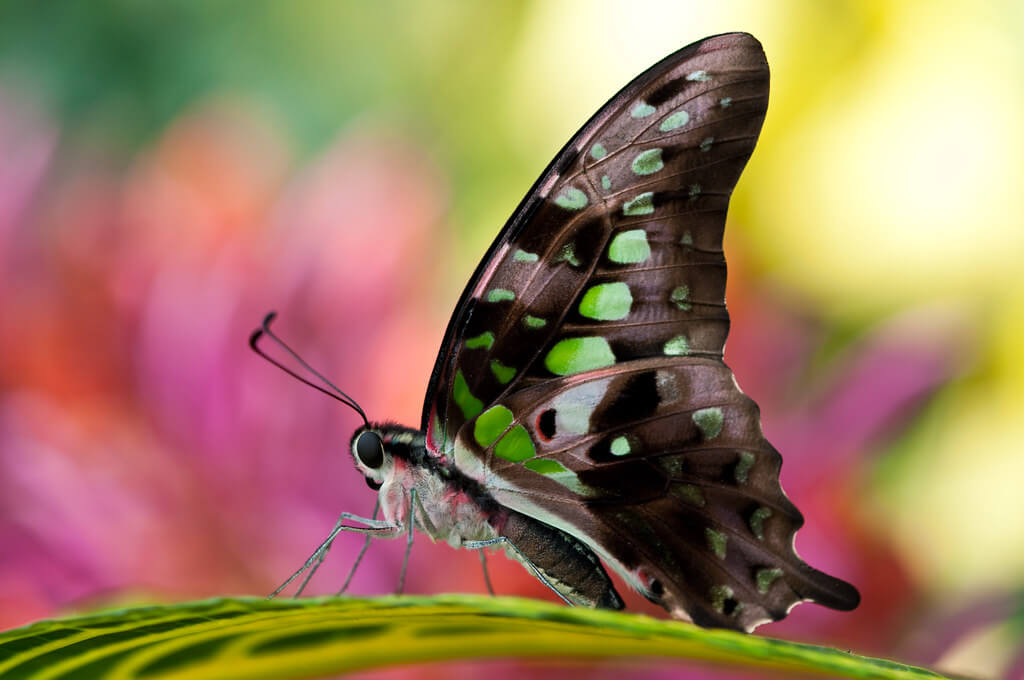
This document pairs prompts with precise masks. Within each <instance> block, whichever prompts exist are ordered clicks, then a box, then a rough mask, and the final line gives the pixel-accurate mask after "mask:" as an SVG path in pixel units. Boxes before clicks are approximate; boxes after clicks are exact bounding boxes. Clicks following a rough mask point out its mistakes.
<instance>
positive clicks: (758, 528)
mask: <svg viewBox="0 0 1024 680" xmlns="http://www.w3.org/2000/svg"><path fill="white" fill-rule="evenodd" d="M771 516H772V510H771V508H766V507H764V506H763V505H762V506H761V507H759V508H758V509H757V510H754V512H752V513H750V530H751V531H752V532H754V536H756V537H757V540H759V541H763V540H764V521H765V520H766V519H768V518H769V517H771Z"/></svg>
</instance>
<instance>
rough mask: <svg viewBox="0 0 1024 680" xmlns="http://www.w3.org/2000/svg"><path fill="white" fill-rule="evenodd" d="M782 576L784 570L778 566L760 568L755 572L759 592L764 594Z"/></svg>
mask: <svg viewBox="0 0 1024 680" xmlns="http://www.w3.org/2000/svg"><path fill="white" fill-rule="evenodd" d="M780 576H782V570H781V569H779V568H778V567H772V568H771V569H769V568H767V567H766V568H764V569H758V570H757V571H756V572H755V573H754V579H755V580H756V581H757V592H759V593H761V594H762V595H764V594H765V593H767V592H768V589H769V588H771V587H772V584H773V583H775V582H776V581H777V580H778V579H779V577H780Z"/></svg>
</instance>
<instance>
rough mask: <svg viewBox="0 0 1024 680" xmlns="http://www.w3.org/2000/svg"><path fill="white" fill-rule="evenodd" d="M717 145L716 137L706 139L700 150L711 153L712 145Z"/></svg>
mask: <svg viewBox="0 0 1024 680" xmlns="http://www.w3.org/2000/svg"><path fill="white" fill-rule="evenodd" d="M714 143H715V138H714V137H706V138H705V139H704V141H703V142H701V143H700V150H701V151H703V152H705V153H706V152H708V151H711V145H712V144H714Z"/></svg>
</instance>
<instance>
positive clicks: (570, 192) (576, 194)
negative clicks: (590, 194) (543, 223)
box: [555, 187, 587, 210]
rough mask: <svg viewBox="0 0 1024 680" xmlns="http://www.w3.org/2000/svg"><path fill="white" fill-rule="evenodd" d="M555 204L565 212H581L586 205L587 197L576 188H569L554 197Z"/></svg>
mask: <svg viewBox="0 0 1024 680" xmlns="http://www.w3.org/2000/svg"><path fill="white" fill-rule="evenodd" d="M555 204H556V205H558V207H560V208H565V209H566V210H582V209H583V207H584V206H586V205H587V195H586V194H585V193H583V192H582V191H580V190H579V189H577V188H576V187H569V188H568V189H566V190H565V191H563V192H562V193H560V194H558V196H556V197H555Z"/></svg>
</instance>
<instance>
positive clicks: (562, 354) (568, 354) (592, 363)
mask: <svg viewBox="0 0 1024 680" xmlns="http://www.w3.org/2000/svg"><path fill="white" fill-rule="evenodd" d="M614 363H615V355H614V354H613V353H612V348H611V346H610V345H609V344H608V341H607V340H605V339H604V338H601V337H584V338H566V339H565V340H560V341H559V342H558V343H557V344H556V345H555V346H554V347H552V348H551V351H549V352H548V353H547V356H545V357H544V366H545V367H546V368H547V369H548V370H549V371H551V372H552V373H554V374H555V375H572V374H574V373H582V372H583V371H590V370H593V369H595V368H604V367H605V366H611V365H612V364H614Z"/></svg>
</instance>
